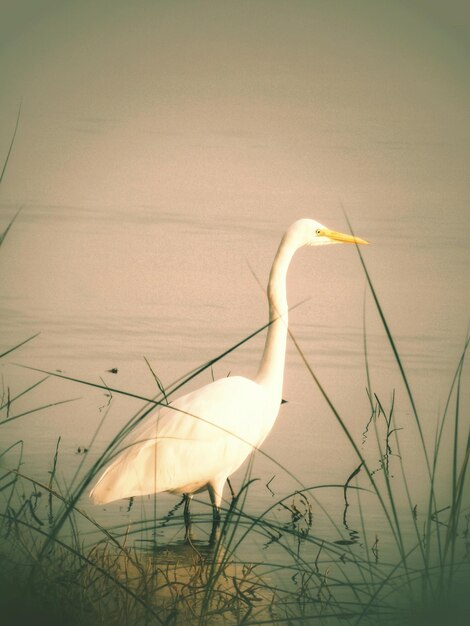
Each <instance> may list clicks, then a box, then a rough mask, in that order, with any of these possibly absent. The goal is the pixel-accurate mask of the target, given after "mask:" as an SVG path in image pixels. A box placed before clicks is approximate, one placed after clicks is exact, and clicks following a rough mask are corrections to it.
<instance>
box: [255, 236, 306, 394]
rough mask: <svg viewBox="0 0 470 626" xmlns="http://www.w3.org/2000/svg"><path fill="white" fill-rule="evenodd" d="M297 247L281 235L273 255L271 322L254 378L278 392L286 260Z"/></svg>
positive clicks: (284, 330)
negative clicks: (275, 252) (277, 247)
mask: <svg viewBox="0 0 470 626" xmlns="http://www.w3.org/2000/svg"><path fill="white" fill-rule="evenodd" d="M297 248H298V246H297V245H294V244H293V242H292V241H291V240H290V238H289V237H288V236H284V238H283V239H282V241H281V244H280V246H279V249H278V251H277V254H276V256H275V258H274V262H273V266H272V268H271V273H270V275H269V282H268V290H267V295H268V303H269V322H270V325H269V327H268V334H267V337H266V343H265V346H264V352H263V356H262V358H261V363H260V366H259V370H258V374H257V375H256V379H255V380H256V382H257V383H259V384H260V385H263V386H266V387H269V389H270V391H271V393H277V394H278V395H279V396H281V394H282V383H283V378H284V361H285V356H286V340H287V325H288V306H287V291H286V278H287V270H288V268H289V263H290V261H291V259H292V256H293V254H294V252H295V251H296V249H297ZM280 401H281V398H280V397H279V402H280Z"/></svg>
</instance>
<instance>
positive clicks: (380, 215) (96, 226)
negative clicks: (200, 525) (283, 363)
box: [0, 0, 470, 482]
mask: <svg viewBox="0 0 470 626" xmlns="http://www.w3.org/2000/svg"><path fill="white" fill-rule="evenodd" d="M1 6H2V9H1V19H0V87H1V88H0V158H3V156H2V155H6V153H7V150H8V146H9V142H10V140H11V136H12V132H13V128H14V124H15V119H16V115H17V111H18V108H19V105H20V103H21V104H22V108H21V119H20V124H19V129H18V134H17V138H16V142H15V145H14V150H13V153H12V156H11V160H10V163H9V166H8V170H7V172H6V175H5V178H4V181H3V184H2V188H1V190H0V210H1V221H2V225H3V226H5V225H6V224H7V223H8V221H9V220H10V219H11V217H12V216H13V215H14V213H15V212H16V211H17V210H18V209H19V208H22V211H21V214H20V215H19V217H18V219H17V221H16V223H15V227H14V228H13V229H12V231H11V232H10V234H9V236H8V239H7V240H6V242H5V245H4V246H3V247H2V250H1V263H0V285H1V292H2V303H3V309H4V310H3V323H2V327H3V330H2V333H1V338H0V340H1V344H2V346H4V347H5V348H8V347H10V346H11V345H13V344H14V342H19V341H21V340H22V339H24V338H25V337H27V336H28V335H30V334H33V333H35V332H41V335H40V336H39V337H38V338H37V339H35V340H34V341H33V342H31V343H30V344H28V345H27V346H25V347H24V348H23V349H22V351H21V353H19V352H18V353H15V355H14V358H12V359H11V360H12V361H13V360H14V361H20V362H21V363H23V364H27V365H33V366H35V367H41V368H45V369H54V370H55V369H60V370H65V371H67V372H68V373H69V374H71V375H76V376H82V377H84V378H87V380H94V381H97V380H99V378H100V377H104V378H105V379H106V381H107V383H108V384H114V385H116V386H119V387H121V388H125V389H130V390H132V391H136V392H140V393H143V394H146V395H149V394H151V393H153V391H154V390H155V385H154V381H153V379H152V377H151V375H150V374H149V372H148V369H147V367H146V365H145V363H144V362H143V358H142V357H143V355H145V356H146V357H147V358H149V360H150V361H151V362H152V364H153V366H154V368H155V370H156V371H157V372H158V374H159V376H160V377H161V379H162V381H163V382H164V384H168V383H170V382H171V381H172V380H173V379H175V378H176V377H178V376H179V375H181V374H183V373H184V372H186V371H187V370H188V369H190V368H192V367H195V366H196V365H198V364H200V363H202V362H204V361H205V360H207V359H208V358H210V357H212V356H214V355H216V354H218V353H219V352H222V351H223V350H224V349H225V348H226V347H228V346H230V345H231V344H233V343H234V342H235V341H237V340H238V339H240V338H242V337H243V336H245V335H246V334H248V333H249V332H250V331H252V330H253V329H254V328H256V327H258V326H260V325H261V324H262V323H264V321H265V318H266V314H267V310H266V308H267V307H266V304H265V299H264V294H263V292H262V291H261V290H260V289H259V287H258V285H257V284H256V282H255V280H254V279H253V277H252V275H251V273H250V270H249V267H248V263H249V264H250V265H251V267H253V269H254V271H255V272H256V274H257V275H258V276H259V278H260V280H261V282H263V283H264V282H265V281H266V278H267V275H268V272H269V267H270V263H271V260H272V257H273V255H274V252H275V249H276V246H277V243H278V240H279V238H280V236H281V234H282V232H283V231H284V230H285V228H286V227H287V226H288V225H289V223H290V222H292V221H293V220H295V219H297V218H299V217H313V218H315V219H317V220H319V221H321V222H324V223H325V224H326V225H328V226H329V227H331V228H335V229H337V230H343V231H344V230H347V224H346V222H345V219H344V216H343V211H342V208H341V207H342V205H343V206H344V208H345V210H346V212H347V214H348V216H349V218H350V219H351V221H352V224H353V227H354V230H355V232H356V233H357V234H358V235H360V236H361V237H364V238H366V239H368V240H370V241H371V242H372V243H373V245H371V246H369V247H368V248H367V249H366V250H364V254H365V258H366V262H367V264H368V267H369V269H370V273H371V275H372V278H373V280H374V282H375V285H376V288H377V292H378V294H379V297H380V298H381V302H382V305H383V307H384V309H385V312H386V314H387V317H388V320H389V322H390V326H391V329H392V331H393V332H394V335H395V338H396V340H397V345H398V348H399V350H400V352H401V355H402V357H403V361H404V364H405V367H406V368H407V371H408V373H409V374H410V380H411V382H412V386H413V389H414V390H415V391H416V393H417V401H418V406H419V408H420V409H422V411H423V413H424V418H425V419H428V420H429V423H430V425H431V426H430V431H429V436H432V433H433V431H434V425H435V421H436V419H437V417H438V415H439V413H440V411H441V410H442V408H443V405H444V403H445V399H446V394H447V390H448V387H449V385H450V381H451V378H452V375H453V372H454V370H455V367H456V365H457V361H458V358H459V356H460V352H461V349H462V347H463V343H464V340H465V336H466V333H467V330H468V321H469V299H470V298H469V293H470V289H469V288H470V284H469V282H470V281H469V272H468V267H469V256H470V255H469V246H468V240H469V236H470V217H469V207H468V191H469V181H470V175H469V174H470V173H469V161H470V149H469V148H470V143H469V118H468V111H469V104H470V103H469V95H470V90H469V81H468V52H469V42H470V38H469V24H470V21H469V12H468V10H467V8H466V6H467V3H466V2H458V1H451V2H449V1H446V2H444V1H442V2H439V1H430V0H428V1H425V0H422V1H419V0H406V1H403V2H400V1H398V0H397V1H394V2H391V1H387V2H385V1H382V0H373V1H372V0H371V1H367V0H356V1H336V0H330V1H328V2H320V1H316V0H311V1H302V0H294V1H291V2H287V1H286V2H278V1H276V0H271V1H267V0H265V1H262V0H259V1H256V0H255V1H252V2H223V1H222V2H205V1H201V2H199V1H194V2H183V1H172V2H170V1H168V2H164V1H154V2H151V1H147V2H145V1H142V0H136V1H133V2H123V1H120V0H115V1H113V2H104V1H99V0H98V1H97V0H93V1H87V0H80V1H76V2H74V1H46V0H35V1H30V2H26V1H15V0H10V1H7V2H5V0H3V1H2V5H1ZM247 262H248V263H247ZM364 282H365V281H364V277H363V275H362V272H361V269H360V267H359V263H358V260H357V255H356V253H355V250H354V249H353V248H352V247H347V246H343V247H340V246H331V248H328V249H320V250H304V251H301V252H300V253H299V254H298V256H297V257H296V259H295V261H294V263H293V266H292V268H291V271H290V275H289V297H290V302H291V303H292V304H294V303H296V302H299V301H300V300H303V299H305V298H310V300H309V301H308V302H307V303H305V304H304V305H302V307H299V308H298V309H296V310H295V311H294V312H293V313H292V316H291V322H292V329H293V331H294V332H295V334H296V336H297V338H298V340H299V342H300V344H301V345H302V347H303V349H304V350H305V351H306V354H307V357H308V358H309V360H310V362H311V363H312V366H313V367H314V369H315V371H316V372H317V374H318V375H319V377H320V379H321V380H322V382H323V383H324V385H325V387H326V388H327V389H328V391H329V392H331V393H332V395H333V397H334V398H335V402H337V405H338V407H339V409H340V410H342V411H344V412H345V419H346V421H347V422H348V424H349V425H350V426H351V428H353V429H354V428H357V432H358V433H360V432H361V430H362V426H363V425H364V423H365V421H366V420H367V416H368V403H367V398H366V395H365V392H364V387H365V374H364V366H363V331H362V326H363V297H364ZM366 311H367V314H366V324H367V330H368V337H369V349H370V351H371V359H372V361H371V366H372V368H373V369H372V371H373V382H374V385H375V388H376V389H377V390H378V391H379V392H382V393H384V394H385V395H386V397H387V398H388V397H389V395H390V393H391V390H392V388H393V387H395V386H397V387H398V389H399V390H400V389H401V388H400V386H399V385H400V383H399V382H397V380H396V376H395V373H394V372H395V368H394V365H393V359H392V358H391V355H390V350H389V349H388V347H387V344H386V341H385V340H384V338H383V333H382V331H381V328H380V324H379V322H378V320H377V317H376V315H375V314H374V311H373V307H372V306H371V303H370V299H368V300H367V303H366ZM261 341H262V339H261V338H260V339H259V340H257V341H255V342H254V343H253V344H250V345H249V346H247V347H246V348H244V350H243V351H241V352H240V353H238V354H236V355H234V356H233V357H231V359H229V360H228V362H227V363H226V364H223V365H220V366H219V367H218V368H216V372H215V374H216V375H218V376H223V375H226V374H227V373H228V372H229V371H237V372H240V373H244V374H248V375H252V374H253V373H254V372H255V371H256V364H257V361H258V359H259V356H260V353H261V349H262V345H261ZM8 367H9V370H8V377H9V378H8V380H9V381H10V382H9V384H10V385H11V386H12V387H14V388H16V389H17V390H18V389H21V388H22V386H24V385H25V384H26V382H27V381H29V380H34V376H35V375H32V374H30V373H23V372H22V373H21V374H19V373H18V372H19V371H20V370H18V369H15V368H14V367H13V366H12V365H11V366H8ZM111 367H118V369H119V374H118V375H116V376H114V377H113V375H111V374H109V373H107V372H106V370H107V369H109V368H111ZM4 375H5V376H6V375H7V373H6V372H4ZM205 380H207V377H206V378H205V379H204V382H205ZM48 385H49V387H47V388H44V389H45V391H44V398H46V397H47V399H48V400H49V401H50V400H51V399H54V398H62V397H64V398H68V397H74V396H76V395H77V394H78V395H80V396H86V397H85V399H82V400H81V401H80V402H77V403H76V404H74V405H73V406H74V407H76V408H73V409H72V408H67V410H66V412H64V411H65V409H61V411H60V413H57V414H55V413H54V412H53V411H52V412H49V413H48V414H47V415H44V416H41V415H40V414H35V415H34V418H33V417H28V418H25V419H24V420H18V421H17V422H15V428H16V431H14V432H13V433H12V434H11V436H12V437H19V436H25V435H26V433H27V432H29V433H31V432H32V430H31V429H33V430H34V429H35V428H37V429H38V431H37V432H40V433H41V436H40V437H39V438H37V439H36V440H35V444H34V447H33V449H34V450H35V451H37V450H41V451H43V452H45V453H47V455H50V454H51V451H52V449H53V445H54V444H55V439H56V437H57V434H63V435H64V433H66V432H69V433H72V432H74V433H75V434H73V436H72V435H70V438H71V439H70V444H69V452H70V454H71V453H72V451H73V449H74V446H76V445H77V444H78V443H80V444H83V443H85V441H88V436H91V433H92V432H93V430H94V427H95V425H96V422H97V419H98V417H99V414H98V410H97V408H98V407H100V406H101V405H102V404H103V398H102V394H101V396H99V397H98V396H96V397H95V396H93V394H92V393H91V392H90V395H89V396H87V395H86V394H87V392H84V390H83V389H82V388H80V389H79V390H78V391H77V388H76V387H75V388H72V386H64V385H63V384H60V385H58V386H54V387H52V386H51V384H50V383H48ZM61 385H62V386H61ZM39 393H40V392H39V391H38V394H39ZM465 394H466V398H467V399H468V385H466V386H465ZM285 395H286V397H287V398H288V399H289V404H287V405H285V407H284V408H283V420H280V421H279V422H278V424H277V425H276V428H275V431H274V432H273V435H272V437H271V438H270V439H269V440H268V442H266V446H267V450H268V451H270V452H271V453H272V454H274V455H278V456H280V459H281V460H282V461H283V462H285V463H292V462H293V461H298V463H299V465H298V467H295V468H291V469H292V470H293V471H294V472H296V473H298V474H299V475H301V476H303V477H305V475H306V476H307V477H308V480H309V479H310V478H311V479H312V480H313V479H315V480H323V479H324V477H325V475H326V474H325V473H326V472H327V473H328V475H329V476H330V475H331V469H332V468H331V458H333V457H332V456H331V455H332V454H336V455H337V457H335V458H340V453H339V452H338V451H337V450H338V448H337V446H338V445H339V444H338V443H337V442H338V436H339V431H338V427H337V426H336V425H335V424H334V422H333V421H332V418H331V415H330V414H329V413H328V411H327V410H326V407H325V405H324V403H323V400H322V399H321V397H320V395H319V393H318V391H317V390H316V389H315V387H314V386H313V385H312V382H311V380H310V379H309V378H308V375H307V374H306V372H305V370H304V368H302V366H301V364H300V361H299V359H298V357H297V356H296V355H295V352H294V350H293V349H292V347H289V354H288V360H287V374H286V389H285ZM44 398H41V396H40V395H38V396H37V397H35V398H34V399H32V398H29V399H28V402H29V405H28V406H26V407H25V408H30V407H31V405H34V402H38V403H39V402H40V401H41V400H44ZM403 398H404V394H403V393H401V395H400V399H401V400H403ZM68 406H69V407H72V405H68ZM467 406H468V404H467ZM397 410H398V409H397ZM400 411H401V414H402V415H403V416H406V415H409V407H407V406H406V403H405V406H404V407H403V408H401V409H399V413H400ZM128 416H129V415H128V414H126V412H125V411H124V410H122V409H119V410H116V412H115V415H114V417H113V418H112V419H111V422H110V426H109V431H107V434H108V435H109V433H110V432H112V431H113V430H115V429H116V428H117V427H118V425H119V423H121V422H122V419H123V418H124V417H128ZM312 418H313V419H312ZM26 420H27V421H26ZM4 432H5V430H4ZM35 432H36V431H35ZM77 433H78V434H77ZM104 440H105V436H104V434H103V441H104ZM41 441H42V442H43V443H44V445H43V446H42V444H41ZM307 442H308V443H307ZM293 449H295V450H296V459H293V458H292V450H293ZM344 454H345V455H346V456H345V457H344V458H349V457H347V454H348V453H346V452H344ZM318 455H320V456H321V455H324V457H321V459H320V460H318V458H319V456H318ZM338 455H339V456H338ZM47 458H48V459H49V458H50V456H48V457H47ZM312 459H313V460H312ZM308 463H312V466H313V470H311V469H308V471H307V469H306V468H307V464H308ZM348 463H349V464H348ZM351 463H353V461H352V460H350V462H349V461H348V462H346V463H345V465H341V464H338V468H337V469H338V476H339V478H341V477H343V478H344V476H347V475H348V473H349V471H350V469H352V467H353V466H351ZM309 467H310V466H309ZM267 471H268V470H267ZM312 472H313V473H312ZM322 472H323V474H322ZM271 473H272V472H271ZM305 480H307V478H305ZM308 480H307V482H308Z"/></svg>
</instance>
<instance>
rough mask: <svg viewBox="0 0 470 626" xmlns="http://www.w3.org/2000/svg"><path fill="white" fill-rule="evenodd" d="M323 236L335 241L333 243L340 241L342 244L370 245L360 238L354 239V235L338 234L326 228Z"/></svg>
mask: <svg viewBox="0 0 470 626" xmlns="http://www.w3.org/2000/svg"><path fill="white" fill-rule="evenodd" d="M322 234H323V235H324V236H325V237H329V239H333V241H340V242H341V243H357V244H359V243H365V244H368V243H369V242H368V241H366V240H365V239H360V237H353V236H352V235H345V234H344V233H338V232H336V230H330V229H329V228H325V229H324V231H323V233H322Z"/></svg>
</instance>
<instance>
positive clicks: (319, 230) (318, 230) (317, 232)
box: [315, 228, 322, 237]
mask: <svg viewBox="0 0 470 626" xmlns="http://www.w3.org/2000/svg"><path fill="white" fill-rule="evenodd" d="M315 234H316V235H317V236H318V237H320V235H321V234H322V232H321V229H320V228H317V230H316V231H315Z"/></svg>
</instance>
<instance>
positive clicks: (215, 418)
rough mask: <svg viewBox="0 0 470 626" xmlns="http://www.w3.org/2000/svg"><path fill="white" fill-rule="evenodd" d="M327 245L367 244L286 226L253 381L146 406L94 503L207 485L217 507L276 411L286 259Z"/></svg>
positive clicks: (313, 225) (310, 225)
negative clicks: (165, 404)
mask: <svg viewBox="0 0 470 626" xmlns="http://www.w3.org/2000/svg"><path fill="white" fill-rule="evenodd" d="M330 243H356V244H360V243H367V242H366V241H364V240H363V239H359V238H357V237H352V236H350V235H344V234H342V233H337V232H335V231H331V230H329V229H328V228H326V227H325V226H322V225H321V224H319V223H318V222H315V221H314V220H310V219H302V220H298V221H297V222H294V224H292V226H290V228H289V229H288V230H287V231H286V233H285V235H284V237H283V238H282V241H281V244H280V246H279V249H278V251H277V254H276V256H275V258H274V262H273V266H272V268H271V273H270V277H269V283H268V290H267V295H268V302H269V321H270V326H269V328H268V332H267V337H266V343H265V347H264V352H263V356H262V359H261V363H260V367H259V370H258V373H257V375H256V377H255V379H254V380H250V379H247V378H243V377H241V376H233V377H228V378H222V379H220V380H216V381H215V382H213V383H210V384H208V385H205V386H204V387H201V388H200V389H197V390H196V391H193V392H191V393H188V394H187V395H185V396H182V397H181V398H178V399H177V400H175V401H174V402H172V403H171V405H170V406H168V407H160V408H157V409H155V410H154V411H152V412H151V413H150V414H149V415H148V416H146V417H145V418H144V420H143V421H142V422H141V423H140V424H139V425H138V426H137V427H136V428H135V429H134V430H133V432H132V433H131V434H130V435H129V436H128V437H127V438H126V439H125V440H124V442H123V449H122V451H121V452H120V453H119V454H118V455H117V456H116V458H115V459H114V460H113V461H112V462H111V464H110V465H109V466H108V468H107V469H106V470H105V471H104V473H103V474H102V476H101V477H100V479H99V480H98V482H97V483H96V485H95V487H94V488H93V490H92V491H91V494H90V496H91V498H92V500H93V501H94V502H95V503H105V502H111V501H113V500H118V499H120V498H128V497H133V496H143V495H147V494H151V493H159V492H162V491H170V492H172V493H183V494H187V495H192V494H193V493H197V492H199V491H202V490H204V489H208V491H209V494H210V497H211V501H212V504H213V506H214V510H215V511H216V512H217V511H218V509H219V508H220V505H221V501H222V494H223V488H224V484H225V482H226V480H227V478H228V477H229V476H230V475H231V474H232V473H233V472H234V471H235V470H237V469H238V468H239V467H240V465H242V463H243V462H244V460H245V459H246V458H247V456H248V455H249V454H250V453H251V452H252V451H253V450H254V449H257V448H259V447H260V446H261V444H262V443H263V441H264V439H265V438H266V436H267V435H268V433H269V432H270V430H271V428H272V427H273V424H274V422H275V420H276V417H277V414H278V411H279V406H280V403H281V398H282V382H283V375H284V359H285V349H286V339H287V323H288V320H287V317H288V316H287V312H288V305H287V295H286V275H287V269H288V267H289V263H290V261H291V259H292V256H293V254H294V253H295V251H296V250H297V249H298V248H300V247H301V246H304V245H325V244H330Z"/></svg>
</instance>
